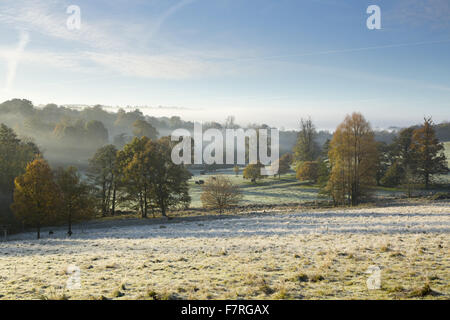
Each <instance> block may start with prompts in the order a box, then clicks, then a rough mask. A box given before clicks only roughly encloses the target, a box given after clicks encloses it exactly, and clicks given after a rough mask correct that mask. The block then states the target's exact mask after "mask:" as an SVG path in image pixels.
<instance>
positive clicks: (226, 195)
mask: <svg viewBox="0 0 450 320" xmlns="http://www.w3.org/2000/svg"><path fill="white" fill-rule="evenodd" d="M200 199H201V200H202V204H203V207H204V208H210V209H219V211H220V213H222V212H223V210H224V209H226V208H229V207H232V206H236V205H237V204H238V203H239V201H241V200H242V193H241V191H240V190H239V186H237V185H234V184H233V183H232V182H231V180H230V179H229V178H228V177H225V176H217V177H209V178H208V180H207V181H206V183H205V184H204V185H203V192H202V195H201V197H200Z"/></svg>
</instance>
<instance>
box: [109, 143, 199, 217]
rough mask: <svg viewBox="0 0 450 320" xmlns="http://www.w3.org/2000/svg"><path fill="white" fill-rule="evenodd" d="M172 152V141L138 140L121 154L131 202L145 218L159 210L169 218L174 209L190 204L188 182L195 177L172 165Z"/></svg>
mask: <svg viewBox="0 0 450 320" xmlns="http://www.w3.org/2000/svg"><path fill="white" fill-rule="evenodd" d="M171 151H172V142H171V141H170V139H168V138H161V139H160V140H157V141H152V140H150V139H149V138H147V137H142V138H140V139H139V138H134V139H133V141H132V142H130V143H129V144H127V145H126V146H125V147H124V149H123V150H122V151H120V152H119V155H118V159H119V163H120V168H121V170H122V173H123V183H124V186H125V189H126V191H127V195H128V198H129V199H130V200H132V201H133V202H134V203H136V207H137V208H139V210H140V212H141V215H142V217H143V218H146V217H147V215H148V209H152V210H153V209H154V208H159V209H160V210H161V214H162V215H163V216H166V212H167V210H168V209H169V208H170V207H173V206H176V205H178V204H180V203H183V204H184V205H186V203H189V202H190V197H189V192H188V184H187V181H188V180H189V179H190V178H191V173H190V172H189V171H188V170H187V169H186V168H185V167H184V166H183V165H176V164H174V163H173V162H172V159H171Z"/></svg>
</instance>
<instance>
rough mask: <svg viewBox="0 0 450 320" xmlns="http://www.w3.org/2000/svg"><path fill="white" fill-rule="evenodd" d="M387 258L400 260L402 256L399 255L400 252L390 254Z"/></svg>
mask: <svg viewBox="0 0 450 320" xmlns="http://www.w3.org/2000/svg"><path fill="white" fill-rule="evenodd" d="M389 257H391V258H401V257H403V254H401V253H400V252H392V253H391V254H390V255H389Z"/></svg>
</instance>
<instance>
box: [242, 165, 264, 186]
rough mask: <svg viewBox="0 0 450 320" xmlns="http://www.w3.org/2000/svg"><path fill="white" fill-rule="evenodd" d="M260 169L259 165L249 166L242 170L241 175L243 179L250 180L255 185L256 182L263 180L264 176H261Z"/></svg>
mask: <svg viewBox="0 0 450 320" xmlns="http://www.w3.org/2000/svg"><path fill="white" fill-rule="evenodd" d="M261 168H262V165H261V163H255V164H249V165H247V166H246V167H245V168H244V172H243V173H242V175H243V177H244V179H250V180H251V181H252V182H254V183H256V180H260V179H263V178H264V176H262V175H261Z"/></svg>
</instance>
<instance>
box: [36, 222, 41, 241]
mask: <svg viewBox="0 0 450 320" xmlns="http://www.w3.org/2000/svg"><path fill="white" fill-rule="evenodd" d="M37 238H38V240H39V239H40V238H41V224H40V223H39V222H38V225H37Z"/></svg>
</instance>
